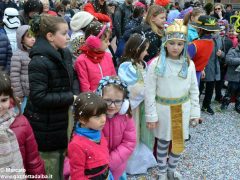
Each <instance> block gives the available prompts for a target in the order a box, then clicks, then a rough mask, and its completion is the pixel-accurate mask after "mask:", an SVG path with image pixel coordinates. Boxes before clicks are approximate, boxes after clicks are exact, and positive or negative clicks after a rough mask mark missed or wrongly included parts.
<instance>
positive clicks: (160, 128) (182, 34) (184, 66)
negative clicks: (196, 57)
mask: <svg viewBox="0 0 240 180" xmlns="http://www.w3.org/2000/svg"><path fill="white" fill-rule="evenodd" d="M186 40H187V26H184V25H183V21H182V20H179V19H176V20H175V21H174V23H173V24H172V25H170V26H168V27H167V29H166V37H165V41H164V43H163V44H162V47H161V54H160V55H159V57H157V58H155V59H153V62H152V63H151V64H150V66H149V69H148V72H147V75H146V85H145V111H146V122H147V127H148V128H149V129H153V133H154V135H155V137H156V138H157V161H158V164H159V170H160V173H159V179H160V180H165V179H166V178H167V177H168V179H170V180H173V179H175V178H176V179H181V178H182V176H181V175H180V174H179V173H178V172H177V171H176V166H177V164H178V161H179V159H180V156H181V153H182V152H183V150H184V140H185V139H188V136H189V123H190V124H191V125H193V126H196V125H197V124H198V122H199V118H200V107H199V90H198V84H197V79H196V74H195V66H194V63H193V62H192V61H191V60H189V59H188V57H187V53H186V50H187V48H186V47H187V41H186ZM170 142H171V143H172V148H171V151H170V153H169V155H168V157H169V160H168V162H167V154H168V148H169V144H170Z"/></svg>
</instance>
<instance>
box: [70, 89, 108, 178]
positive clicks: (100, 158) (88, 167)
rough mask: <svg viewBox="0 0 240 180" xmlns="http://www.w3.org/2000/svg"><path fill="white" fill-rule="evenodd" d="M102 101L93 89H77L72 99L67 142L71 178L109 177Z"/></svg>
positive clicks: (105, 109) (104, 107)
mask: <svg viewBox="0 0 240 180" xmlns="http://www.w3.org/2000/svg"><path fill="white" fill-rule="evenodd" d="M106 111H107V104H106V102H105V101H104V100H103V99H102V98H101V97H99V96H98V95H96V94H94V93H88V92H85V93H81V94H80V95H78V96H77V98H76V100H75V102H74V122H75V123H74V127H73V132H72V137H71V140H70V143H69V145H68V157H69V163H70V176H71V180H79V179H83V180H85V179H99V180H107V179H109V180H110V179H111V178H110V177H111V175H110V173H109V152H108V147H107V141H106V139H105V137H104V135H103V133H102V132H101V130H102V129H103V127H104V125H105V123H106Z"/></svg>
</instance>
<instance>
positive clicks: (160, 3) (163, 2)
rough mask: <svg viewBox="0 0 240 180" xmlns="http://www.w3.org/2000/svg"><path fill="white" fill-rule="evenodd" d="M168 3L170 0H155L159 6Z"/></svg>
mask: <svg viewBox="0 0 240 180" xmlns="http://www.w3.org/2000/svg"><path fill="white" fill-rule="evenodd" d="M169 3H170V0H155V4H157V5H159V6H163V7H165V6H167V5H168V4H169Z"/></svg>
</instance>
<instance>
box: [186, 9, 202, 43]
mask: <svg viewBox="0 0 240 180" xmlns="http://www.w3.org/2000/svg"><path fill="white" fill-rule="evenodd" d="M201 15H204V11H203V9H201V8H193V9H192V10H191V11H190V12H189V13H187V14H186V15H185V16H184V25H186V26H188V42H192V41H194V40H196V39H199V36H198V32H197V29H196V28H194V27H193V26H192V25H191V23H192V22H197V20H198V18H199V16H201Z"/></svg>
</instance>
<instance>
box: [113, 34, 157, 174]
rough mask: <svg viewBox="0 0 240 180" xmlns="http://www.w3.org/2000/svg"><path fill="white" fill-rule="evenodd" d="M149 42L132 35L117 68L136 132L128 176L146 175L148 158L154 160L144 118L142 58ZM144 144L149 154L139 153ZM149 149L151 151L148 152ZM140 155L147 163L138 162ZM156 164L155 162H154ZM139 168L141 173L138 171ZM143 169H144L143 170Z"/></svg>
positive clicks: (150, 164) (144, 69)
mask: <svg viewBox="0 0 240 180" xmlns="http://www.w3.org/2000/svg"><path fill="white" fill-rule="evenodd" d="M148 47H149V41H148V39H146V37H145V35H144V34H143V35H140V34H133V35H132V36H131V37H130V38H129V40H128V41H127V43H126V46H125V50H124V54H123V60H124V62H123V63H122V64H121V65H120V66H119V69H118V76H119V77H120V79H121V80H122V81H125V82H126V83H127V84H128V90H129V96H130V97H129V100H130V105H131V109H132V111H133V119H134V120H135V125H136V132H137V145H138V146H137V148H136V149H135V155H133V156H131V159H130V160H129V162H128V166H127V169H126V171H127V172H128V173H130V174H139V173H146V171H147V169H148V168H149V167H151V166H153V163H152V161H151V163H149V162H150V156H152V159H155V158H154V156H153V154H152V152H151V150H152V149H153V140H154V138H153V135H152V133H151V132H150V131H149V130H148V129H147V128H146V122H145V116H144V103H143V101H144V81H145V77H146V72H147V63H146V62H145V61H144V57H145V56H146V55H147V54H148V53H147V50H148ZM141 143H144V144H146V145H147V146H148V147H149V151H148V152H149V154H146V151H145V152H141V146H142V144H141ZM150 149H151V150H150ZM142 153H144V155H145V156H147V157H148V162H147V163H146V162H144V161H139V158H141V157H142ZM155 163H156V161H155ZM139 166H140V167H141V169H142V171H139ZM143 167H145V168H143Z"/></svg>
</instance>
